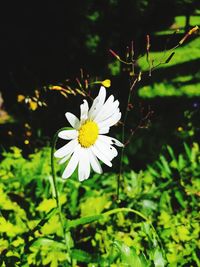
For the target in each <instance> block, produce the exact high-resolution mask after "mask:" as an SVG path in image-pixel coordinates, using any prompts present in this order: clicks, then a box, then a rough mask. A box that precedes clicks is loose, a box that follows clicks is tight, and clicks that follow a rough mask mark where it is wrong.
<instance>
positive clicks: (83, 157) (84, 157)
mask: <svg viewBox="0 0 200 267" xmlns="http://www.w3.org/2000/svg"><path fill="white" fill-rule="evenodd" d="M79 153H80V154H79V157H80V160H79V165H78V179H79V181H80V182H82V181H84V180H86V179H88V178H89V175H90V161H89V156H88V151H87V149H86V148H81V149H80V152H79Z"/></svg>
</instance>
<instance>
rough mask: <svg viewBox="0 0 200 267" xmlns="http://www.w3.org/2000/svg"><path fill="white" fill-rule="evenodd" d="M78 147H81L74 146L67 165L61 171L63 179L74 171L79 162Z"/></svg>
mask: <svg viewBox="0 0 200 267" xmlns="http://www.w3.org/2000/svg"><path fill="white" fill-rule="evenodd" d="M80 148H81V146H80V145H78V146H77V147H76V149H75V151H74V154H73V155H72V157H71V159H70V161H69V163H68V165H67V167H66V168H65V170H64V172H63V175H62V178H63V179H67V178H69V177H70V176H71V175H72V173H73V172H74V171H75V169H76V167H77V165H78V162H79V154H80Z"/></svg>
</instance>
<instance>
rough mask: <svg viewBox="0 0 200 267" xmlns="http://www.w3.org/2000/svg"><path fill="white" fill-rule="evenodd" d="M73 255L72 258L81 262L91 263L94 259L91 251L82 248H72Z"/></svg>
mask: <svg viewBox="0 0 200 267" xmlns="http://www.w3.org/2000/svg"><path fill="white" fill-rule="evenodd" d="M71 257H72V259H75V260H77V261H79V262H84V263H91V262H92V261H93V260H92V256H91V255H90V254H89V253H87V252H85V251H84V250H81V249H72V250H71Z"/></svg>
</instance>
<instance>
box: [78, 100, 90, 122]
mask: <svg viewBox="0 0 200 267" xmlns="http://www.w3.org/2000/svg"><path fill="white" fill-rule="evenodd" d="M80 109H81V124H82V123H84V122H85V121H86V120H87V118H88V109H89V107H88V102H87V100H85V99H84V100H83V104H81V106H80Z"/></svg>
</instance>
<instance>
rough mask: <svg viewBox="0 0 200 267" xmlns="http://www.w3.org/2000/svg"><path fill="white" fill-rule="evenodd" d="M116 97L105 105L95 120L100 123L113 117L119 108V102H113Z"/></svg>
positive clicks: (111, 98)
mask: <svg viewBox="0 0 200 267" xmlns="http://www.w3.org/2000/svg"><path fill="white" fill-rule="evenodd" d="M113 100H114V97H113V96H112V95H111V96H110V97H109V98H108V99H107V101H106V102H105V104H104V105H103V107H102V109H101V110H100V112H99V113H98V114H97V116H96V117H95V118H94V120H95V121H96V122H97V123H98V122H100V121H103V120H106V119H107V118H109V117H111V116H112V115H113V114H114V113H115V112H116V110H117V108H118V106H119V101H118V100H116V101H115V102H113Z"/></svg>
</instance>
